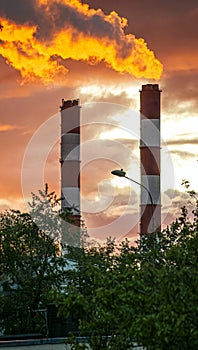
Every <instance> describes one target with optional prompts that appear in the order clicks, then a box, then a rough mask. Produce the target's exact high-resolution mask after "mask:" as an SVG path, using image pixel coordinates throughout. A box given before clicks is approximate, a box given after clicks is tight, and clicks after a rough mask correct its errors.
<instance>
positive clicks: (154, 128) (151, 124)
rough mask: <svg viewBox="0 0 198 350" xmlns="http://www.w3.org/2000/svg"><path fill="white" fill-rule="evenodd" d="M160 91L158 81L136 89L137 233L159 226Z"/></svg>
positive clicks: (156, 228)
mask: <svg viewBox="0 0 198 350" xmlns="http://www.w3.org/2000/svg"><path fill="white" fill-rule="evenodd" d="M160 94H161V90H159V86H158V84H146V85H142V90H141V91H140V113H141V116H140V161H141V185H142V186H141V203H140V206H141V222H140V225H141V226H140V235H143V234H146V233H151V232H156V231H157V230H158V229H160V228H161V196H160ZM144 187H146V188H147V189H148V191H147V190H146V189H145V188H144Z"/></svg>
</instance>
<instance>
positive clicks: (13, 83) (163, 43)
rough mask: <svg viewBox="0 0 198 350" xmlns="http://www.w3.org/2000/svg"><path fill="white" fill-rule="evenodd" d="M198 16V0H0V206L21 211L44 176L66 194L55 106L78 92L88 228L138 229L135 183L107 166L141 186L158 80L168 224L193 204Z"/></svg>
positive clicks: (95, 232)
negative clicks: (148, 99) (148, 102)
mask: <svg viewBox="0 0 198 350" xmlns="http://www.w3.org/2000/svg"><path fill="white" fill-rule="evenodd" d="M197 23H198V5H197V0H181V1H174V0H166V1H159V0H150V1H147V0H141V1H139V0H130V1H123V0H122V1H121V0H115V1H114V0H111V1H106V0H89V1H79V0H51V1H49V0H28V1H27V0H0V72H1V80H0V143H1V172H0V177H1V178H0V210H1V211H2V210H5V209H8V208H15V209H17V208H19V209H22V210H24V208H25V203H26V201H27V200H28V198H29V197H28V193H27V188H28V190H29V189H30V190H32V191H37V190H38V189H39V188H37V186H39V185H40V184H41V185H43V184H44V183H46V182H47V183H48V184H49V187H50V190H55V191H56V192H57V193H59V191H60V173H59V142H60V140H59V135H60V125H59V124H60V123H59V114H58V112H59V106H60V104H61V99H62V98H64V99H76V98H79V99H80V104H81V105H82V109H81V111H82V112H81V113H82V124H83V125H84V124H86V125H84V126H83V128H82V145H83V147H82V174H81V175H82V203H83V204H82V205H83V211H84V218H85V220H86V221H85V223H86V225H87V226H88V232H89V233H90V234H91V235H92V236H94V237H95V238H99V239H100V238H103V237H105V236H109V235H112V236H116V237H117V238H118V237H123V236H125V235H127V233H129V236H135V235H136V234H137V231H138V220H139V219H138V210H139V188H136V187H133V186H131V183H130V184H128V183H127V182H126V183H125V182H124V183H123V179H122V181H121V182H120V181H118V180H119V179H118V180H116V179H113V178H112V176H111V174H110V172H111V170H112V169H114V168H118V167H119V168H121V167H122V168H124V169H126V171H127V174H128V175H129V176H130V177H132V178H134V179H135V180H137V181H139V176H140V174H139V148H138V133H139V131H138V130H139V124H138V123H139V114H138V112H139V90H140V89H141V85H142V84H147V83H157V84H159V86H160V88H161V89H162V96H161V97H162V104H161V130H162V139H163V140H162V162H161V166H162V172H161V179H162V218H163V220H162V223H163V226H164V225H166V224H167V223H169V222H171V220H173V219H174V218H175V217H176V215H177V214H178V213H179V208H180V207H181V206H182V205H183V204H186V203H187V201H188V197H187V195H186V194H185V193H184V189H183V188H182V186H181V182H182V179H187V180H189V181H190V183H191V187H192V188H193V189H195V190H198V184H197V174H198V163H197V159H198V157H197V151H198V136H197V133H198V98H197V91H198V88H197V81H198V45H197V39H198V26H197ZM32 137H33V139H32ZM24 173H25V177H24V176H23V174H24ZM28 174H29V175H28ZM21 176H22V180H21ZM28 176H29V177H28ZM39 176H40V177H42V181H41V182H40V180H39V179H38V178H39ZM27 183H28V186H27ZM24 188H25V190H24ZM23 194H24V196H25V198H23Z"/></svg>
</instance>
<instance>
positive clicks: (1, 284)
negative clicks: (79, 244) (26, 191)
mask: <svg viewBox="0 0 198 350" xmlns="http://www.w3.org/2000/svg"><path fill="white" fill-rule="evenodd" d="M33 199H34V204H35V207H36V206H37V204H39V205H40V202H39V201H37V198H36V197H34V198H33ZM51 233H52V234H51V235H48V234H46V233H45V232H44V231H42V230H41V229H40V228H39V227H38V226H37V224H36V223H35V222H34V221H33V220H32V216H30V214H27V213H21V212H20V211H14V210H10V211H6V212H4V213H1V214H0V291H1V294H0V318H1V328H2V330H3V331H4V333H5V334H17V333H31V332H41V333H46V329H45V323H46V321H45V319H44V318H43V317H42V314H39V313H38V312H37V311H36V310H38V309H41V308H43V307H46V304H47V303H48V302H50V301H51V299H50V291H51V290H52V289H56V290H58V289H59V288H60V285H61V283H62V282H63V281H64V271H65V265H66V261H65V259H64V258H62V257H61V256H60V245H59V244H58V242H57V241H56V240H55V239H54V238H53V232H51Z"/></svg>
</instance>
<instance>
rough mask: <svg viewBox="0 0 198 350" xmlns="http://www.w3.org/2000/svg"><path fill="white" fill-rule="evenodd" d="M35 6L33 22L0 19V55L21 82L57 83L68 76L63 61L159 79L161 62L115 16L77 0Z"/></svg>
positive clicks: (58, 0) (112, 13)
mask: <svg viewBox="0 0 198 350" xmlns="http://www.w3.org/2000/svg"><path fill="white" fill-rule="evenodd" d="M34 5H35V11H37V14H38V16H37V21H35V18H34V19H31V18H29V19H28V18H27V22H26V23H18V22H16V21H13V20H10V19H8V18H6V17H5V16H4V17H1V18H0V23H1V27H0V28H1V30H0V40H1V47H0V54H1V55H2V56H3V57H4V58H5V59H6V61H7V63H8V64H10V65H11V66H13V67H14V68H15V69H17V70H19V71H20V73H21V76H22V80H23V82H25V81H31V80H32V81H33V80H35V79H41V80H42V81H43V82H44V83H50V82H52V81H54V80H56V79H57V78H58V77H60V75H65V74H66V73H67V72H68V69H67V67H65V65H66V63H67V62H66V60H67V59H72V60H75V61H85V62H87V63H88V64H91V65H95V64H97V63H99V62H105V63H106V65H107V66H109V67H110V68H111V69H114V70H115V71H117V72H119V73H129V74H130V75H132V76H135V77H137V78H142V77H144V78H148V79H151V78H152V79H159V78H160V76H161V73H162V64H161V63H160V62H159V61H158V60H157V59H156V58H155V55H154V53H153V52H152V51H151V50H149V49H148V47H147V44H146V43H145V41H144V40H143V39H141V38H140V39H137V38H135V36H134V35H133V34H125V32H124V28H125V27H126V26H127V20H126V19H125V18H121V17H119V15H118V14H117V13H116V12H114V11H113V12H111V13H110V14H109V15H105V14H104V13H103V11H102V10H101V9H98V10H94V9H90V8H89V6H88V5H86V4H81V2H80V1H79V0H53V1H50V2H49V1H47V0H38V1H35V4H34Z"/></svg>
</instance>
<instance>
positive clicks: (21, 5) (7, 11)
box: [0, 0, 38, 24]
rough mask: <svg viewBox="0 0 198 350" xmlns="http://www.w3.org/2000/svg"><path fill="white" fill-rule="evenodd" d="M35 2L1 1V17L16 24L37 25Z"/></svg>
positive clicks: (32, 0)
mask: <svg viewBox="0 0 198 350" xmlns="http://www.w3.org/2000/svg"><path fill="white" fill-rule="evenodd" d="M37 13H38V12H37V10H36V7H35V0H28V1H27V0H1V3H0V16H3V17H6V18H8V19H11V20H12V21H15V22H16V23H21V24H23V23H27V22H28V23H37V21H38V15H37Z"/></svg>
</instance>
